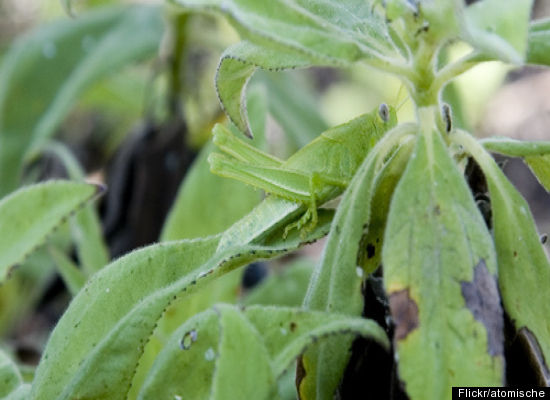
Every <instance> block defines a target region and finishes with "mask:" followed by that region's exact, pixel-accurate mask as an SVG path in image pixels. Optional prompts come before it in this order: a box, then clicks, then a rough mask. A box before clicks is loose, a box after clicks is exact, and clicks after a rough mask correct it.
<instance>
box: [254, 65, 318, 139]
mask: <svg viewBox="0 0 550 400" xmlns="http://www.w3.org/2000/svg"><path fill="white" fill-rule="evenodd" d="M255 79H258V80H259V81H260V82H261V83H263V84H264V85H265V87H266V90H267V92H268V93H269V98H268V106H269V112H270V114H271V115H273V118H275V119H276V120H277V123H278V124H279V125H281V127H282V128H283V130H284V131H285V133H286V137H287V139H288V140H289V141H290V142H291V143H292V144H293V145H294V148H295V149H299V148H301V147H303V146H305V145H306V144H308V143H309V142H311V141H312V140H313V139H315V138H316V137H317V136H319V132H324V131H326V130H327V129H328V125H327V123H326V122H325V121H324V119H323V118H322V116H321V114H320V111H319V106H318V104H317V101H316V96H317V94H315V93H314V91H313V90H312V88H310V87H309V86H308V85H306V84H304V82H302V80H301V79H299V77H296V76H293V75H292V74H291V73H288V72H286V73H283V72H281V73H270V72H263V71H258V72H257V73H256V75H255Z"/></svg>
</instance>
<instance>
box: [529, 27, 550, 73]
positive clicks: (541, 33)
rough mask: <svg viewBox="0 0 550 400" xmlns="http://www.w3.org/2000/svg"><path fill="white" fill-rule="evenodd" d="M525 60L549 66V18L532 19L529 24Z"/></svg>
mask: <svg viewBox="0 0 550 400" xmlns="http://www.w3.org/2000/svg"><path fill="white" fill-rule="evenodd" d="M527 62H528V63H529V64H540V65H547V66H550V18H547V19H543V20H538V21H534V22H532V23H531V25H530V26H529V39H528V46H527Z"/></svg>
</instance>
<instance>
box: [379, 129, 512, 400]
mask: <svg viewBox="0 0 550 400" xmlns="http://www.w3.org/2000/svg"><path fill="white" fill-rule="evenodd" d="M430 129H431V128H430ZM436 206H438V207H439V211H440V212H439V214H438V215H437V214H436V213H435V212H434V209H435V207H436ZM382 259H383V265H384V286H385V288H386V291H387V292H388V295H389V297H390V302H391V303H393V304H390V305H391V307H390V308H391V313H392V317H393V319H394V322H395V324H396V326H395V332H394V340H395V345H396V351H397V355H398V373H399V377H400V379H401V380H402V381H403V383H404V386H405V390H406V392H407V394H408V395H409V397H410V398H411V399H444V398H448V396H449V393H450V388H451V386H458V385H460V384H464V383H465V382H467V383H468V385H474V386H485V385H487V386H493V385H494V386H499V385H501V384H502V383H503V373H504V360H503V357H502V356H501V355H491V354H490V352H489V344H488V343H489V342H491V341H492V337H495V338H496V337H499V336H498V334H497V333H495V332H488V329H487V328H486V326H485V325H484V323H483V321H482V320H486V319H489V316H488V315H491V317H492V313H493V312H495V308H494V307H493V304H492V303H487V302H485V301H478V302H477V304H476V307H477V309H476V310H473V308H474V306H473V305H472V303H474V301H473V300H472V302H471V303H470V307H468V304H467V301H465V299H464V297H463V291H462V286H463V285H471V286H467V287H468V289H467V291H468V296H469V297H475V296H474V294H475V293H477V286H478V285H481V283H479V282H478V281H477V280H476V276H475V272H474V271H475V266H476V265H478V264H479V263H480V261H481V260H485V265H486V267H487V271H488V274H489V276H490V275H494V274H495V273H496V256H495V252H494V248H493V243H492V240H491V236H490V234H489V232H488V230H487V227H486V225H485V222H484V221H483V218H482V216H481V214H480V213H479V211H478V209H477V207H476V205H475V202H474V199H473V197H472V194H471V192H470V190H469V188H468V186H467V184H466V181H465V180H464V178H463V176H462V173H461V172H460V171H459V169H458V168H457V165H456V164H455V162H454V161H453V159H452V158H451V157H450V156H449V153H448V151H447V148H446V146H445V144H444V143H443V140H442V138H441V136H440V135H439V134H438V133H437V132H431V131H424V132H421V133H420V135H419V138H418V142H417V146H416V148H415V150H414V152H413V155H412V156H411V159H410V162H409V165H408V166H407V169H406V170H405V173H404V174H403V177H402V178H401V180H400V182H399V184H398V186H397V188H396V189H395V192H394V195H393V199H392V203H391V207H390V213H389V216H388V226H387V227H386V234H385V237H384V248H383V253H382ZM478 278H479V277H478ZM472 282H473V283H472ZM471 287H473V289H472V290H470V288H471ZM470 292H473V294H472V295H471V296H470V294H471V293H470ZM482 298H483V297H482ZM477 299H478V300H479V296H478V297H477ZM483 299H484V298H483ZM497 301H498V300H497ZM478 311H479V313H478ZM476 314H477V316H479V315H482V316H483V318H476ZM497 314H498V315H496V316H495V318H497V319H498V318H501V317H502V314H501V312H499V311H497ZM480 320H481V321H480ZM497 325H498V324H497ZM498 329H500V328H498ZM500 335H502V333H500ZM500 337H501V336H500ZM492 347H498V346H497V345H496V344H493V346H492ZM428 377H429V378H428Z"/></svg>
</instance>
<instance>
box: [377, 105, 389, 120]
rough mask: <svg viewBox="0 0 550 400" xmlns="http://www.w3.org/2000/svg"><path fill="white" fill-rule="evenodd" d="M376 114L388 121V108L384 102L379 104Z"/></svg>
mask: <svg viewBox="0 0 550 400" xmlns="http://www.w3.org/2000/svg"><path fill="white" fill-rule="evenodd" d="M378 115H380V118H382V121H384V122H388V120H389V119H390V109H389V108H388V105H387V104H386V103H382V104H380V107H378Z"/></svg>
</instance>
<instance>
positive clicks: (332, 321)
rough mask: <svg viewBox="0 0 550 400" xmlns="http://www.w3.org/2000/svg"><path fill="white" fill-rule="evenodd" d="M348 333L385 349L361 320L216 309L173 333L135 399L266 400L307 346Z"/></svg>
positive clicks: (373, 327) (375, 329) (372, 326)
mask: <svg viewBox="0 0 550 400" xmlns="http://www.w3.org/2000/svg"><path fill="white" fill-rule="evenodd" d="M350 334H360V335H363V336H365V337H370V338H372V339H374V340H376V341H377V342H379V343H380V344H381V345H382V346H383V347H385V348H388V347H389V342H388V340H387V337H386V335H385V333H384V331H383V330H382V329H381V328H380V327H379V326H378V325H377V324H376V323H374V322H372V321H368V320H364V319H361V318H353V317H347V316H344V315H339V314H328V313H323V312H311V311H304V310H303V309H300V308H286V307H265V306H251V307H248V308H246V309H245V310H244V311H241V310H239V309H237V308H236V307H234V306H229V305H223V304H220V305H217V306H215V307H214V309H212V310H208V311H205V312H203V313H201V314H198V315H196V316H194V317H193V318H191V319H190V320H189V321H187V322H186V323H185V324H184V325H182V326H181V327H180V328H179V329H178V330H177V331H176V332H174V334H173V335H172V336H171V338H170V340H169V341H168V343H167V344H166V345H165V346H164V348H163V349H162V351H161V353H160V354H159V356H158V358H157V360H156V361H155V364H154V366H153V368H152V370H151V373H150V375H149V376H148V380H147V381H146V383H145V385H144V386H143V388H142V390H141V392H140V395H139V397H138V398H139V399H140V400H149V399H156V398H171V397H174V396H177V395H182V394H185V396H187V397H190V398H207V397H208V394H209V393H210V392H211V391H213V394H212V397H210V398H219V394H220V393H223V398H224V399H235V400H237V399H244V398H254V399H258V400H261V399H271V398H273V396H272V393H273V392H274V391H275V390H276V387H275V381H276V380H277V379H279V378H280V376H281V375H282V373H283V371H284V370H285V369H287V368H288V367H289V366H290V365H291V363H292V362H293V361H294V359H296V357H298V356H299V355H300V354H301V353H302V352H303V350H304V349H305V348H306V347H307V346H310V345H311V344H312V343H314V342H316V341H317V340H319V339H321V338H324V337H326V336H329V335H350ZM192 336H193V337H194V338H195V340H194V341H193V340H191V337H192ZM182 340H183V345H184V350H182ZM186 344H189V346H185V345H186ZM235 382H239V384H238V385H236V384H235ZM222 385H223V387H224V390H223V392H222V391H221V388H222Z"/></svg>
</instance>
